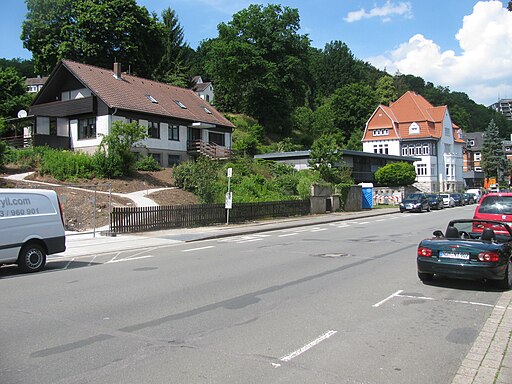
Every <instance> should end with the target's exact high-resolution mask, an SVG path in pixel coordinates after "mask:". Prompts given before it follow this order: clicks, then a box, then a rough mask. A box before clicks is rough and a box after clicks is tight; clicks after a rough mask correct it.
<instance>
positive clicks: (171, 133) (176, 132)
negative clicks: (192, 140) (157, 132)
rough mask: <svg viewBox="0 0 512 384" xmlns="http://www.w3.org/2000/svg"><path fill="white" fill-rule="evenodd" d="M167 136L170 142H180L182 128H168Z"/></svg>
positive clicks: (172, 126) (175, 126)
mask: <svg viewBox="0 0 512 384" xmlns="http://www.w3.org/2000/svg"><path fill="white" fill-rule="evenodd" d="M167 136H168V138H169V140H174V141H179V140H180V127H179V126H178V125H169V128H167Z"/></svg>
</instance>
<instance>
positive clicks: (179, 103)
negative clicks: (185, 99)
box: [174, 100, 187, 109]
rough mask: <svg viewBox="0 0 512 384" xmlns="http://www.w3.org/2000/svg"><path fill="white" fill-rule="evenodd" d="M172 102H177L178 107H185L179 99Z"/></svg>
mask: <svg viewBox="0 0 512 384" xmlns="http://www.w3.org/2000/svg"><path fill="white" fill-rule="evenodd" d="M174 102H175V103H176V104H178V107H180V108H181V109H187V106H186V105H185V104H183V103H182V102H181V101H179V100H174Z"/></svg>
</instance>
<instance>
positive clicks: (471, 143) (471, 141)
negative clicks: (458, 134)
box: [466, 139, 475, 147]
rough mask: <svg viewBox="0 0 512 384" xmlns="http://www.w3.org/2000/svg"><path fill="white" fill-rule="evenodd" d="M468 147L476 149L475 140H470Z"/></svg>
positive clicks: (467, 143)
mask: <svg viewBox="0 0 512 384" xmlns="http://www.w3.org/2000/svg"><path fill="white" fill-rule="evenodd" d="M466 146H467V147H474V146H475V139H468V141H467V142H466Z"/></svg>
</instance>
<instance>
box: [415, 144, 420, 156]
mask: <svg viewBox="0 0 512 384" xmlns="http://www.w3.org/2000/svg"><path fill="white" fill-rule="evenodd" d="M414 154H415V155H421V144H416V146H415V147H414Z"/></svg>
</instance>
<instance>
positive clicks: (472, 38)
mask: <svg viewBox="0 0 512 384" xmlns="http://www.w3.org/2000/svg"><path fill="white" fill-rule="evenodd" d="M455 38H456V39H457V40H458V41H459V45H460V47H461V50H462V53H461V54H460V55H456V54H455V52H454V51H452V50H447V51H442V50H441V47H439V45H437V44H436V43H435V42H434V41H432V40H429V39H427V38H426V37H425V36H423V35H421V34H417V35H415V36H413V37H411V38H410V39H409V41H407V42H405V43H403V44H401V45H400V46H399V47H398V48H396V49H395V50H394V51H392V52H387V53H385V54H384V55H381V56H377V57H371V58H368V59H367V61H369V62H370V63H372V64H373V65H375V66H376V67H378V68H380V69H384V68H385V69H386V70H387V72H389V73H391V74H394V73H395V72H396V71H397V70H398V71H400V73H403V74H412V75H416V76H420V77H422V78H423V79H424V80H425V81H431V82H433V83H434V84H436V85H442V86H449V87H450V89H451V90H452V91H461V92H465V93H467V94H468V96H469V97H470V98H471V99H473V100H475V101H476V102H477V103H481V104H484V105H490V104H492V103H493V102H495V101H496V100H497V98H498V97H512V79H511V76H510V74H511V68H512V12H509V11H507V9H505V8H504V7H503V3H502V2H501V1H479V2H478V3H477V4H476V5H475V6H474V7H473V13H472V14H471V15H468V16H465V17H464V19H463V21H462V27H461V28H460V30H459V31H458V32H457V34H456V35H455Z"/></svg>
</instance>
